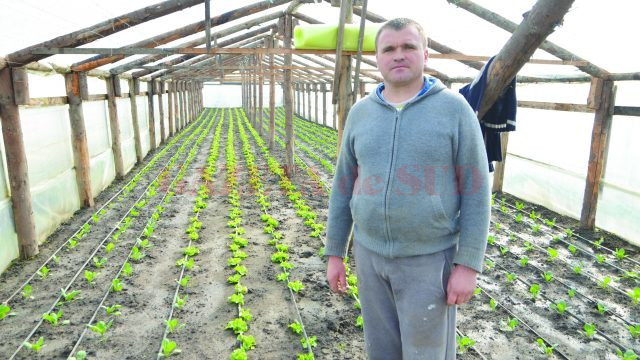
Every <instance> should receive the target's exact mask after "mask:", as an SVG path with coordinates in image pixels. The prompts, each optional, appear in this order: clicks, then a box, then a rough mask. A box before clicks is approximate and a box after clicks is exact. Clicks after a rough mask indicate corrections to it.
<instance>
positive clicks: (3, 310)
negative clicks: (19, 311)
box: [0, 304, 15, 320]
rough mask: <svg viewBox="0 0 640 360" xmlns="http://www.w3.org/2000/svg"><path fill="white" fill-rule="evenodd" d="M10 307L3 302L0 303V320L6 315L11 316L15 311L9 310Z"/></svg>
mask: <svg viewBox="0 0 640 360" xmlns="http://www.w3.org/2000/svg"><path fill="white" fill-rule="evenodd" d="M10 311H11V307H9V306H8V305H5V304H0V320H2V319H4V318H6V317H7V316H13V315H15V313H12V312H10Z"/></svg>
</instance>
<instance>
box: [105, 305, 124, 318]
mask: <svg viewBox="0 0 640 360" xmlns="http://www.w3.org/2000/svg"><path fill="white" fill-rule="evenodd" d="M102 308H104V311H106V312H107V315H109V316H120V315H122V313H121V312H120V309H121V308H122V305H118V304H114V305H111V306H104V305H103V306H102Z"/></svg>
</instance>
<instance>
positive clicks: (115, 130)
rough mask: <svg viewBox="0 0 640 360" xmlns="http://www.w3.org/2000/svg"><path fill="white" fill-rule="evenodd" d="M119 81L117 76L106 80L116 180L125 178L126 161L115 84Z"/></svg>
mask: <svg viewBox="0 0 640 360" xmlns="http://www.w3.org/2000/svg"><path fill="white" fill-rule="evenodd" d="M116 81H118V78H117V77H116V76H115V75H111V76H110V77H108V78H106V79H105V83H106V85H107V108H108V109H109V126H110V128H111V150H112V151H113V160H114V162H115V167H116V178H118V179H122V178H124V175H125V173H124V160H123V159H122V144H121V143H120V124H119V122H118V107H117V106H116V95H115V90H114V85H113V84H114V83H115V82H116Z"/></svg>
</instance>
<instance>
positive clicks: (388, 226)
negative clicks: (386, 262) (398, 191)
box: [384, 108, 400, 255]
mask: <svg viewBox="0 0 640 360" xmlns="http://www.w3.org/2000/svg"><path fill="white" fill-rule="evenodd" d="M394 110H395V112H396V114H395V119H394V124H393V137H392V138H391V161H390V162H389V173H388V175H387V186H386V189H385V192H384V221H385V227H386V237H387V244H388V248H387V251H388V254H389V255H391V247H392V244H391V224H390V223H389V188H391V172H392V171H393V162H394V160H395V150H396V133H397V131H398V119H399V117H400V112H399V111H398V109H395V108H394Z"/></svg>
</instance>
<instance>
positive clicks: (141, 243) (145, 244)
mask: <svg viewBox="0 0 640 360" xmlns="http://www.w3.org/2000/svg"><path fill="white" fill-rule="evenodd" d="M138 246H140V247H141V248H143V249H148V248H151V247H153V244H152V243H151V242H150V241H149V239H144V240H138Z"/></svg>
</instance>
